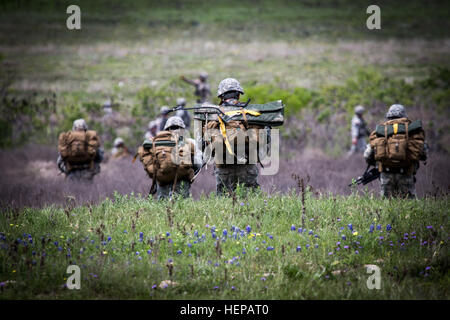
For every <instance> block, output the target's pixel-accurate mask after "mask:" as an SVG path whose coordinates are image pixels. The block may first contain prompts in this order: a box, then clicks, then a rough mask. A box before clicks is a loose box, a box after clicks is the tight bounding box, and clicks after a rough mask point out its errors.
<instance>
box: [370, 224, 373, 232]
mask: <svg viewBox="0 0 450 320" xmlns="http://www.w3.org/2000/svg"><path fill="white" fill-rule="evenodd" d="M373 229H374V226H373V224H371V225H370V229H369V232H370V233H372V232H373Z"/></svg>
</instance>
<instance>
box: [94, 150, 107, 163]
mask: <svg viewBox="0 0 450 320" xmlns="http://www.w3.org/2000/svg"><path fill="white" fill-rule="evenodd" d="M104 155H105V152H104V151H103V148H98V151H97V154H96V155H95V159H94V162H97V163H100V162H102V161H103V158H104Z"/></svg>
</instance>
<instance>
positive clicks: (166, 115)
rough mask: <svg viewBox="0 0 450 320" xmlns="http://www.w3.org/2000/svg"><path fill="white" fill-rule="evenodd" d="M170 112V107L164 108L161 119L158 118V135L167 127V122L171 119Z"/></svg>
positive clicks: (160, 115) (162, 108)
mask: <svg viewBox="0 0 450 320" xmlns="http://www.w3.org/2000/svg"><path fill="white" fill-rule="evenodd" d="M169 111H170V108H169V107H168V106H162V107H161V111H160V114H159V117H158V118H156V121H157V124H158V131H157V132H156V134H158V132H159V131H163V130H164V126H165V125H166V121H167V119H168V118H169Z"/></svg>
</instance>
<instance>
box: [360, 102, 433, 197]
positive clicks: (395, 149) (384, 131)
mask: <svg viewBox="0 0 450 320" xmlns="http://www.w3.org/2000/svg"><path fill="white" fill-rule="evenodd" d="M386 120H387V121H386V122H384V123H383V124H381V125H380V128H381V129H380V130H378V126H377V129H376V130H375V131H374V132H372V133H371V134H370V144H368V145H367V148H366V150H365V151H364V158H365V160H366V162H367V163H368V164H371V165H378V169H379V171H380V185H381V195H382V196H384V197H397V196H401V197H404V196H407V197H408V198H415V197H416V188H415V182H416V178H415V174H416V173H417V170H418V169H419V160H420V161H426V159H427V154H428V147H427V144H426V142H425V133H424V131H423V129H422V127H421V122H420V121H415V122H414V123H411V121H410V120H409V119H408V118H407V115H406V110H405V108H404V107H403V106H402V105H400V104H394V105H392V106H391V107H390V108H389V110H388V112H387V113H386ZM417 123H419V125H416V126H415V127H414V124H417ZM389 126H391V127H389ZM390 128H392V132H391V130H390ZM402 128H404V129H403V132H400V131H401V129H402ZM378 131H381V132H378ZM385 135H388V138H386V139H385ZM394 136H395V139H394V138H393V137H394Z"/></svg>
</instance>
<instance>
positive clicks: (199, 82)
mask: <svg viewBox="0 0 450 320" xmlns="http://www.w3.org/2000/svg"><path fill="white" fill-rule="evenodd" d="M181 79H182V80H184V81H186V82H187V83H189V84H191V85H193V86H194V87H195V91H194V94H195V95H196V96H197V97H198V98H197V103H204V102H207V101H208V98H209V96H210V95H211V89H210V87H209V84H208V83H207V82H206V80H207V79H208V74H207V73H206V72H202V73H200V75H199V77H198V79H195V80H189V79H186V78H185V77H184V76H182V77H181Z"/></svg>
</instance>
